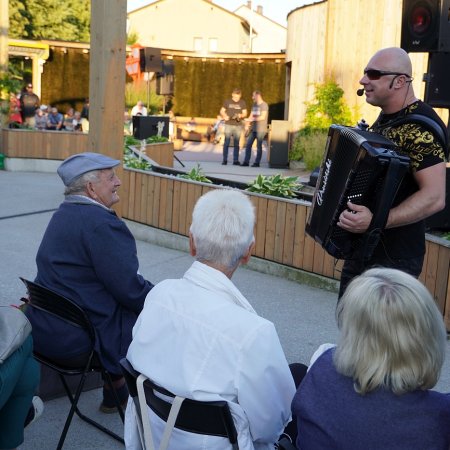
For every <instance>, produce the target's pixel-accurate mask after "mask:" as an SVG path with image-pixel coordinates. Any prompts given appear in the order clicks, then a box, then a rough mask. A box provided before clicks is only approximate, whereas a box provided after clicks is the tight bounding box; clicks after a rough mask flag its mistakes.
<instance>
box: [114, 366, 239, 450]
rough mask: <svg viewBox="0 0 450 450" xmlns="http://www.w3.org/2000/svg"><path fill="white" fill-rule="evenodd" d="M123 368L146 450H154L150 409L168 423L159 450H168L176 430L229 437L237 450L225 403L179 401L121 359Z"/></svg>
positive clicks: (233, 429) (234, 429) (232, 423)
mask: <svg viewBox="0 0 450 450" xmlns="http://www.w3.org/2000/svg"><path fill="white" fill-rule="evenodd" d="M120 365H121V366H122V371H123V374H124V376H125V380H126V382H127V386H128V390H129V392H130V396H131V397H132V398H133V401H134V404H135V406H136V411H137V416H138V418H139V420H138V430H139V435H140V439H141V444H142V447H143V448H144V449H145V450H154V448H155V447H154V443H153V437H152V432H151V427H150V420H149V415H148V408H147V406H149V407H150V408H151V410H152V411H153V412H154V413H155V414H156V415H157V416H158V417H160V418H161V419H162V420H163V421H164V422H166V426H165V428H164V432H163V435H162V438H161V443H160V446H159V450H166V449H167V448H168V446H169V441H170V436H171V434H172V430H173V428H178V429H180V430H184V431H188V432H190V433H197V434H204V435H209V436H221V437H226V438H228V439H229V441H230V444H231V446H232V448H233V450H238V448H239V447H238V444H237V432H236V428H235V426H234V422H233V419H232V417H231V412H230V407H229V406H228V403H227V402H226V401H217V402H201V401H197V400H191V399H188V398H183V397H179V396H177V395H174V394H172V393H171V392H169V391H168V390H166V389H164V388H162V387H161V386H158V385H156V384H155V383H153V382H152V381H151V380H150V379H149V378H147V377H146V376H145V375H143V374H140V373H139V372H137V371H136V370H134V368H133V367H132V365H131V364H130V362H129V361H128V360H127V359H125V358H124V359H122V360H121V361H120ZM158 394H159V395H158ZM161 396H165V397H166V398H167V397H169V398H171V399H173V401H172V402H169V401H167V400H165V399H164V398H162V397H161Z"/></svg>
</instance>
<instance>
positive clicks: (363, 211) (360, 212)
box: [337, 202, 373, 233]
mask: <svg viewBox="0 0 450 450" xmlns="http://www.w3.org/2000/svg"><path fill="white" fill-rule="evenodd" d="M347 207H348V209H346V210H344V211H342V213H341V215H340V216H339V222H338V223H337V224H338V226H339V227H341V228H342V229H344V230H346V231H350V232H351V233H364V232H365V231H367V228H369V225H370V222H371V221H372V216H373V214H372V212H371V211H370V209H369V208H367V207H365V206H362V205H356V204H354V203H351V202H348V203H347Z"/></svg>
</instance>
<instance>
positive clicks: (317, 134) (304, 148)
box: [289, 129, 328, 170]
mask: <svg viewBox="0 0 450 450" xmlns="http://www.w3.org/2000/svg"><path fill="white" fill-rule="evenodd" d="M305 130H306V131H305ZM327 136H328V130H312V131H311V130H309V129H304V130H302V131H299V132H298V133H297V135H296V136H295V139H294V143H293V144H292V147H291V150H290V152H289V159H290V160H291V161H300V160H303V162H304V163H305V167H306V169H307V170H313V169H314V168H315V167H317V166H320V163H321V162H322V158H323V153H324V151H325V145H326V142H327Z"/></svg>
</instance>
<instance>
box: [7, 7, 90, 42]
mask: <svg viewBox="0 0 450 450" xmlns="http://www.w3.org/2000/svg"><path fill="white" fill-rule="evenodd" d="M9 15H10V30H9V35H10V36H11V37H14V38H19V39H55V40H63V41H75V42H89V27H90V16H91V12H90V1H89V0H76V1H75V0H67V1H65V2H61V1H60V0H10V2H9Z"/></svg>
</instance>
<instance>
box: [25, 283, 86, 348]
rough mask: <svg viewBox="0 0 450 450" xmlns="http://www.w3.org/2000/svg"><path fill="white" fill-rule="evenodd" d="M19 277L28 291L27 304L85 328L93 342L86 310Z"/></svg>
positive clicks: (49, 290)
mask: <svg viewBox="0 0 450 450" xmlns="http://www.w3.org/2000/svg"><path fill="white" fill-rule="evenodd" d="M20 279H21V280H22V282H23V283H24V284H25V286H26V288H27V291H28V299H26V300H25V301H26V303H27V304H28V305H30V306H31V307H33V308H36V309H39V310H41V311H45V312H47V313H49V314H52V315H53V316H55V317H58V318H59V319H63V320H65V321H66V322H69V323H71V324H72V325H74V326H76V327H79V328H82V329H84V330H86V332H87V333H88V335H89V337H90V339H91V341H92V342H94V340H95V333H94V329H93V327H92V324H91V322H90V320H89V318H88V316H87V314H86V312H85V311H84V310H83V309H82V308H81V307H80V306H78V305H77V304H76V303H75V302H73V301H72V300H69V299H68V298H66V297H64V296H62V295H60V294H57V293H56V292H54V291H52V290H51V289H48V288H46V287H44V286H41V285H39V284H37V283H35V282H34V281H29V280H26V279H25V278H22V277H20Z"/></svg>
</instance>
